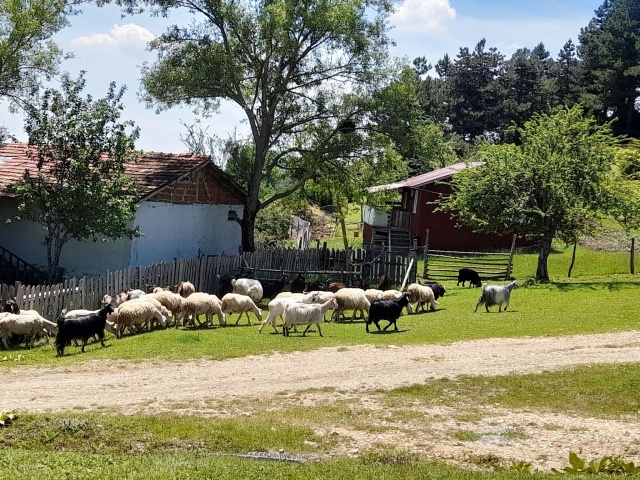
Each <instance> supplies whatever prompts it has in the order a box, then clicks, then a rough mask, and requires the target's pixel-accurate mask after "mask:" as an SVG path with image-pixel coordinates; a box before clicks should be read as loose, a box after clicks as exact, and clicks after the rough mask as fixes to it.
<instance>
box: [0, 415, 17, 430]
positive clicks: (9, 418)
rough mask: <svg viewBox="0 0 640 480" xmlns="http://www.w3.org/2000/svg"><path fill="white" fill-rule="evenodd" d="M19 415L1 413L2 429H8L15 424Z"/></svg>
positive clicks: (0, 423)
mask: <svg viewBox="0 0 640 480" xmlns="http://www.w3.org/2000/svg"><path fill="white" fill-rule="evenodd" d="M16 418H17V415H16V414H15V413H13V412H0V427H7V426H9V425H11V424H12V423H13V421H14V420H15V419H16Z"/></svg>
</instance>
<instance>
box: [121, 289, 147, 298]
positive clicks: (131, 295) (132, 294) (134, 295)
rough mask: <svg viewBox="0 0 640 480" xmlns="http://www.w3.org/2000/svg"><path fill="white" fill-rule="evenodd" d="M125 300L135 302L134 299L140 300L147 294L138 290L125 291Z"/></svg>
mask: <svg viewBox="0 0 640 480" xmlns="http://www.w3.org/2000/svg"><path fill="white" fill-rule="evenodd" d="M126 293H127V300H135V299H136V298H140V297H142V296H143V295H146V294H147V292H145V291H144V290H140V289H139V288H136V289H134V290H127V292H126Z"/></svg>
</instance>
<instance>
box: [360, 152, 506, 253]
mask: <svg viewBox="0 0 640 480" xmlns="http://www.w3.org/2000/svg"><path fill="white" fill-rule="evenodd" d="M482 164H483V162H470V163H456V164H455V165H449V166H448V167H444V168H440V169H438V170H433V171H431V172H427V173H423V174H422V175H418V176H416V177H411V178H408V179H406V180H402V181H399V182H395V183H390V184H387V185H378V186H375V187H371V188H370V190H371V191H380V190H391V189H397V190H398V191H399V193H400V194H401V200H400V203H399V204H397V205H394V206H393V208H392V210H391V212H389V213H385V212H380V211H377V210H374V209H372V208H370V207H367V208H365V218H364V231H363V235H362V236H363V243H364V244H365V245H382V244H383V245H385V246H388V245H389V243H391V246H392V248H394V247H400V248H403V247H404V248H406V247H409V246H423V245H424V243H425V238H426V232H427V229H428V230H429V248H430V249H433V250H454V251H488V250H497V249H505V248H510V247H511V243H512V241H513V236H512V235H497V234H480V233H474V232H473V229H472V228H471V227H467V226H464V227H456V220H455V219H454V218H451V214H450V213H447V212H437V211H435V209H436V208H437V205H436V204H435V203H434V202H436V201H437V200H438V199H440V198H441V197H442V196H447V195H451V193H452V187H451V185H450V183H449V182H448V180H450V179H451V177H453V175H454V174H455V173H456V172H458V171H460V170H463V169H465V168H473V167H476V166H478V165H482Z"/></svg>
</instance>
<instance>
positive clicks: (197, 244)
mask: <svg viewBox="0 0 640 480" xmlns="http://www.w3.org/2000/svg"><path fill="white" fill-rule="evenodd" d="M27 148H28V145H27V144H26V143H11V144H8V145H6V146H5V147H2V148H0V247H2V248H3V249H5V250H7V251H9V252H11V253H12V254H13V255H16V256H18V257H20V258H21V259H23V260H24V261H26V262H28V263H30V264H32V265H35V266H40V267H43V266H46V264H47V252H46V249H45V247H44V245H43V241H44V231H43V229H42V226H41V225H39V224H37V223H33V222H29V221H26V220H16V219H15V218H16V216H17V212H18V202H19V200H20V199H19V197H18V195H16V194H15V193H12V192H9V191H8V190H7V187H8V186H9V185H11V184H12V183H14V182H15V181H17V180H18V179H20V178H21V177H22V175H23V174H24V172H25V170H26V169H28V170H29V171H30V172H31V173H32V174H33V173H34V172H35V171H37V168H36V165H35V161H33V160H31V159H29V157H27V155H26V153H25V152H26V151H27ZM126 173H127V174H128V175H129V176H130V177H132V178H133V179H135V180H136V181H137V183H138V192H139V201H140V205H139V208H138V211H137V213H136V216H135V219H134V220H133V222H132V223H133V225H137V226H139V227H140V231H141V232H142V233H143V236H141V237H139V238H134V239H132V240H129V239H118V240H116V241H113V240H110V241H108V242H106V243H103V242H101V241H98V242H93V241H82V242H76V241H70V242H68V243H67V244H65V246H64V247H63V250H62V255H61V260H60V266H61V267H63V268H64V269H65V272H66V275H67V276H84V275H98V274H103V273H105V272H106V270H116V269H120V268H125V267H128V266H139V265H149V264H151V263H154V262H164V261H171V260H173V259H174V258H197V257H199V256H202V255H218V254H222V253H237V252H238V250H239V248H240V245H241V232H240V224H239V223H238V222H236V221H235V220H234V219H236V218H242V213H243V204H244V199H245V198H246V194H245V193H244V192H243V191H242V189H241V188H240V187H239V186H237V185H236V184H235V183H234V182H233V180H232V179H231V177H230V176H229V175H228V174H226V173H225V172H224V171H222V170H221V169H220V168H218V167H217V166H216V165H214V164H213V163H212V162H211V160H210V158H209V157H207V156H202V155H191V154H165V153H143V155H142V157H141V158H140V160H139V161H138V162H137V163H135V164H130V165H128V166H127V168H126ZM8 220H11V222H10V223H8V222H7V221H8Z"/></svg>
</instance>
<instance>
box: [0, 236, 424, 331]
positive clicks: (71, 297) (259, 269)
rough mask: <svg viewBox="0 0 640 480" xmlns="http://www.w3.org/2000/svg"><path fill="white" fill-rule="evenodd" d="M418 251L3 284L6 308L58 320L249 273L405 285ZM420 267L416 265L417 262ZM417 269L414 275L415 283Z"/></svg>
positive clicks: (238, 260) (261, 259) (274, 253)
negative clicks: (385, 279)
mask: <svg viewBox="0 0 640 480" xmlns="http://www.w3.org/2000/svg"><path fill="white" fill-rule="evenodd" d="M411 259H415V252H413V253H410V254H409V255H398V254H391V253H387V252H384V253H377V252H376V251H374V250H366V249H355V250H353V249H349V250H335V249H329V248H326V247H323V248H312V249H307V250H297V249H285V248H277V249H266V250H259V251H256V252H252V253H243V254H237V255H223V256H205V257H201V258H197V259H176V260H174V261H172V262H163V263H155V264H152V265H149V266H142V267H129V268H125V269H122V270H118V271H114V272H109V271H108V272H107V273H106V274H105V275H103V276H100V277H84V278H81V279H78V278H73V279H70V280H67V281H65V282H63V283H59V284H56V285H37V286H24V285H22V284H20V283H16V284H15V285H6V284H0V300H1V301H2V305H4V304H5V302H6V301H7V300H8V299H10V298H15V299H16V301H17V302H18V305H19V306H20V308H22V309H30V310H37V311H38V312H40V313H41V314H42V315H43V316H44V317H46V318H49V319H55V318H56V317H57V316H58V315H59V314H60V312H61V311H62V309H63V308H67V309H75V308H87V309H96V308H100V306H101V301H102V298H103V296H104V295H106V294H110V295H113V294H116V293H118V292H122V291H126V290H130V289H141V290H148V289H150V288H151V287H152V286H160V287H175V286H177V285H178V284H179V283H180V282H181V281H190V282H192V283H193V284H194V286H195V287H196V290H198V291H202V292H209V293H216V294H217V293H218V287H219V283H220V277H221V276H223V275H236V274H239V273H242V272H247V271H250V272H252V273H253V276H254V278H257V279H260V280H265V279H275V278H280V277H281V276H282V275H283V274H288V275H289V276H290V277H291V278H293V277H294V276H295V275H297V274H303V275H305V277H306V278H307V279H308V280H331V281H344V282H345V283H352V282H356V281H365V282H370V283H371V285H372V286H374V287H375V284H376V283H377V280H378V278H379V277H380V276H382V275H383V274H385V273H386V274H387V275H389V276H390V277H391V279H392V282H393V283H395V284H396V285H400V284H401V283H402V280H403V278H404V276H405V275H406V273H407V270H408V269H409V265H410V264H411ZM411 265H415V262H413V264H411ZM415 278H416V269H415V266H413V267H412V268H411V271H410V272H409V279H410V281H415Z"/></svg>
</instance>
